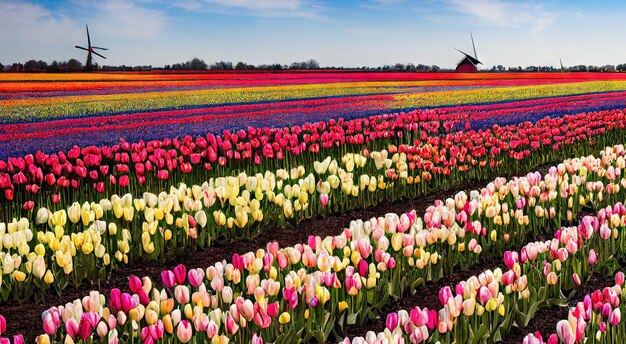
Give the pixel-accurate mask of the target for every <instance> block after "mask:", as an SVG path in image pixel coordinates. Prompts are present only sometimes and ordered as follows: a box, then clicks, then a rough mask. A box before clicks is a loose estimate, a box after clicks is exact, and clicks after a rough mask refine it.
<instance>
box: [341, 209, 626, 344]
mask: <svg viewBox="0 0 626 344" xmlns="http://www.w3.org/2000/svg"><path fill="white" fill-rule="evenodd" d="M624 230H626V207H624V205H623V204H622V203H617V204H615V205H614V206H608V207H606V208H603V209H601V210H600V211H599V212H598V214H597V216H595V217H594V216H585V217H584V218H582V220H581V222H580V224H579V225H578V226H576V227H563V228H561V229H560V230H559V231H557V232H556V233H555V236H554V238H553V239H552V240H548V241H545V242H536V243H530V244H528V245H526V246H524V247H523V248H522V249H521V251H520V252H517V251H506V252H505V253H504V263H505V265H506V270H505V272H503V271H502V270H501V269H500V268H497V269H495V270H494V271H491V270H487V271H485V272H484V273H482V274H480V275H478V276H473V277H470V278H469V279H468V280H466V281H463V282H461V283H459V284H457V285H456V286H455V288H454V289H455V290H454V292H453V291H452V289H451V288H450V287H444V288H442V289H441V290H440V292H439V301H440V303H441V305H442V308H441V309H439V310H428V309H427V308H423V309H422V308H420V307H415V308H414V309H412V310H411V311H410V312H408V311H399V312H397V313H395V312H394V313H390V314H389V315H388V316H387V319H386V329H385V331H384V332H381V333H379V334H375V333H374V332H370V333H368V334H367V336H366V338H363V337H357V338H354V339H353V340H352V341H350V340H349V339H345V340H344V341H343V343H368V344H373V343H382V342H383V340H384V339H387V340H388V341H389V342H390V343H403V342H407V343H408V342H410V343H421V342H428V341H443V342H446V343H452V342H456V343H462V342H472V343H483V342H498V341H501V340H502V338H504V337H505V336H506V335H507V333H508V332H509V331H510V329H511V327H512V326H514V325H515V326H517V327H521V328H523V327H525V326H527V325H528V322H529V321H530V319H532V317H533V316H534V314H535V313H536V312H537V311H539V310H540V309H541V308H544V307H548V306H552V305H561V306H565V305H566V304H567V301H568V300H569V298H570V296H571V295H573V294H574V293H575V288H576V287H577V286H579V285H580V284H581V283H583V282H584V281H586V280H587V278H588V277H589V275H590V272H591V271H592V270H594V269H596V270H597V267H599V266H602V264H604V263H606V262H608V261H609V260H610V259H616V258H619V257H623V256H624V250H625V249H626V233H624ZM619 276H620V279H619V281H620V282H621V283H620V284H619V288H618V289H617V293H615V291H613V293H612V294H611V297H610V299H611V300H615V298H619V294H621V288H622V287H623V275H619ZM570 291H571V294H570V296H566V295H565V294H567V293H568V292H570ZM609 291H611V289H609ZM618 304H619V302H618ZM613 307H617V305H616V304H615V302H614V303H613ZM611 310H612V309H611V308H609V309H605V311H607V312H608V314H611ZM617 312H619V311H617ZM618 314H619V313H618ZM587 320H588V319H587ZM585 324H586V323H585V321H582V322H581V321H579V322H578V325H580V326H579V328H576V327H573V328H569V333H568V332H563V331H562V329H558V330H557V332H558V333H559V336H560V338H561V339H562V340H563V341H564V342H566V343H574V341H573V339H572V338H577V341H580V333H579V331H581V330H582V331H584V329H585ZM561 325H562V324H561ZM572 329H574V330H575V333H577V337H571V336H572ZM620 338H621V340H620ZM611 339H613V340H615V339H618V341H623V340H624V338H622V337H617V338H616V337H611V338H609V341H608V342H611ZM605 340H606V339H605Z"/></svg>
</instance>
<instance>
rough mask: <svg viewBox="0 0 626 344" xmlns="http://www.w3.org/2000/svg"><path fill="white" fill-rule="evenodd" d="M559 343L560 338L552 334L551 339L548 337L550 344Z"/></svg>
mask: <svg viewBox="0 0 626 344" xmlns="http://www.w3.org/2000/svg"><path fill="white" fill-rule="evenodd" d="M558 343H559V337H557V336H556V334H554V333H553V334H551V335H550V337H548V344H558Z"/></svg>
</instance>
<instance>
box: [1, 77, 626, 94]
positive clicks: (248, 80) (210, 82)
mask: <svg viewBox="0 0 626 344" xmlns="http://www.w3.org/2000/svg"><path fill="white" fill-rule="evenodd" d="M427 75H428V74H427ZM429 76H430V78H428V79H427V80H426V79H425V78H424V75H422V74H419V75H418V74H415V73H405V74H401V73H380V74H373V73H281V74H273V75H269V74H267V73H241V74H234V77H232V76H231V75H224V74H195V75H193V74H192V75H184V74H178V75H176V74H174V75H172V74H170V75H165V74H161V75H159V74H149V75H146V74H117V75H112V74H88V75H78V78H77V75H68V74H57V75H55V76H53V77H52V78H50V77H49V76H48V75H41V74H40V75H38V76H35V77H33V75H29V74H10V75H2V76H1V78H0V94H3V95H4V96H5V98H19V95H20V94H21V93H22V92H29V93H34V94H35V93H42V92H50V91H56V92H79V91H93V90H102V89H109V88H110V89H113V90H130V89H139V90H145V89H151V88H153V87H158V88H159V89H165V90H167V91H169V90H174V89H176V88H177V87H184V88H189V87H190V86H205V87H232V86H264V85H277V84H323V83H330V82H358V81H392V82H393V81H396V82H399V81H418V80H423V81H422V82H423V83H422V84H421V85H423V86H492V87H493V86H509V85H518V86H519V85H541V84H551V83H565V82H568V81H572V82H577V81H580V80H584V79H587V78H588V77H585V76H582V75H581V76H579V77H576V78H569V77H568V78H565V77H563V76H562V75H555V74H550V75H543V76H540V77H538V78H533V79H520V78H519V77H518V78H516V79H510V76H508V77H503V78H502V79H491V80H489V79H477V78H472V79H470V80H459V79H457V80H454V79H455V78H456V77H458V76H456V75H455V74H448V75H447V76H446V77H445V78H443V80H438V79H439V78H441V75H440V74H435V75H433V74H429ZM604 77H606V76H605V75H596V76H595V79H601V78H604ZM608 79H610V78H608ZM616 79H619V78H616ZM3 81H11V82H3ZM41 81H46V82H41ZM94 81H107V82H94Z"/></svg>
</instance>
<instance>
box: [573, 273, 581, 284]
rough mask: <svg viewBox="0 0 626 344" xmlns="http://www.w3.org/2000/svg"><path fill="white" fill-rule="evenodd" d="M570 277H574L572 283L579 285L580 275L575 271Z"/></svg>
mask: <svg viewBox="0 0 626 344" xmlns="http://www.w3.org/2000/svg"><path fill="white" fill-rule="evenodd" d="M572 278H573V279H574V283H575V284H576V285H580V283H581V281H580V276H579V275H578V274H577V273H574V274H573V275H572Z"/></svg>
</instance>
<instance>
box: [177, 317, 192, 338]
mask: <svg viewBox="0 0 626 344" xmlns="http://www.w3.org/2000/svg"><path fill="white" fill-rule="evenodd" d="M192 334H193V328H192V327H191V323H190V322H189V321H187V320H181V322H180V323H178V327H177V329H176V337H178V340H180V341H181V342H183V343H187V342H189V341H190V340H191V335H192Z"/></svg>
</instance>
